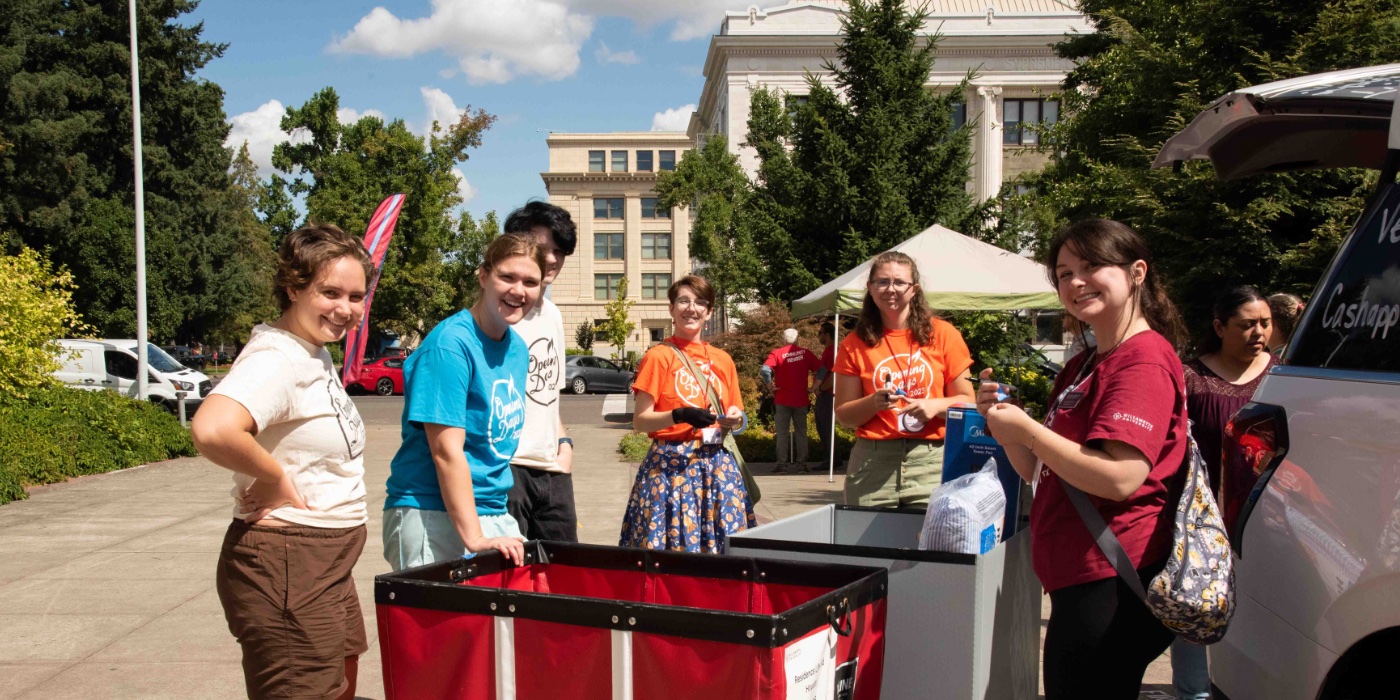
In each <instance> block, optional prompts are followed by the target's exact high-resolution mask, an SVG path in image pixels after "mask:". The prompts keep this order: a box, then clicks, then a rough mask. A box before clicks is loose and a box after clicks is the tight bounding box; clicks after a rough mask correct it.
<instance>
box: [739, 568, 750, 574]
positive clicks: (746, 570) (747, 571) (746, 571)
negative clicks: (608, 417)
mask: <svg viewBox="0 0 1400 700" xmlns="http://www.w3.org/2000/svg"><path fill="white" fill-rule="evenodd" d="M739 574H740V575H741V576H748V575H749V570H748V569H744V570H743V571H741V572H739Z"/></svg>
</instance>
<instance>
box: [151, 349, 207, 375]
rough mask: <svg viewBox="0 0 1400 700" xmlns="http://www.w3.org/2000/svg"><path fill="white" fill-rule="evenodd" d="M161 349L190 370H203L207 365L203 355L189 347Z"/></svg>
mask: <svg viewBox="0 0 1400 700" xmlns="http://www.w3.org/2000/svg"><path fill="white" fill-rule="evenodd" d="M160 349H161V350H164V351H165V353H166V354H167V355H170V356H171V357H173V358H175V361H176V362H179V363H180V364H182V365H184V366H186V367H189V368H190V369H197V370H202V369H204V365H205V364H206V363H207V360H206V358H205V357H204V355H203V354H201V353H197V352H194V351H193V350H191V349H190V346H188V345H162V346H160Z"/></svg>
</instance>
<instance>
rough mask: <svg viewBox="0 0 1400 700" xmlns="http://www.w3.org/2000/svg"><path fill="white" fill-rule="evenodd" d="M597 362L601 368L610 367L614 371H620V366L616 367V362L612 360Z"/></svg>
mask: <svg viewBox="0 0 1400 700" xmlns="http://www.w3.org/2000/svg"><path fill="white" fill-rule="evenodd" d="M598 364H600V365H602V366H603V369H610V370H613V371H614V372H621V371H622V368H621V367H618V366H617V363H615V362H613V361H612V360H598Z"/></svg>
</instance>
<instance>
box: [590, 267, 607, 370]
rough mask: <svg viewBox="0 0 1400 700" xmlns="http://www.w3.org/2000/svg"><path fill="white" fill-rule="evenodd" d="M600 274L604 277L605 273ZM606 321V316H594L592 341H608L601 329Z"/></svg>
mask: <svg viewBox="0 0 1400 700" xmlns="http://www.w3.org/2000/svg"><path fill="white" fill-rule="evenodd" d="M601 276H603V277H606V275H601ZM607 322H608V319H606V318H595V319H593V342H595V343H606V342H608V335H607V334H606V333H604V332H603V331H602V328H603V326H604V325H606V324H607ZM595 366H596V365H595Z"/></svg>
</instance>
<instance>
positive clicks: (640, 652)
mask: <svg viewBox="0 0 1400 700" xmlns="http://www.w3.org/2000/svg"><path fill="white" fill-rule="evenodd" d="M525 552H526V557H525V558H526V560H525V564H524V565H523V566H519V567H516V566H512V565H511V564H509V563H508V562H506V561H505V559H504V558H503V557H501V556H500V555H499V554H498V553H494V552H493V553H491V554H485V555H481V556H478V557H475V558H473V559H465V560H457V561H452V562H442V563H438V564H432V565H429V566H423V567H418V568H414V569H407V570H404V571H400V572H396V573H392V574H385V575H383V576H378V577H376V578H375V585H374V600H375V607H376V611H377V613H378V622H379V646H380V653H381V655H382V658H383V664H384V689H385V694H386V697H387V698H388V700H419V699H423V700H433V699H438V698H453V699H454V700H455V699H461V700H575V699H578V700H691V699H694V700H731V699H739V698H742V699H748V698H755V699H758V700H833V699H838V698H839V699H840V700H876V699H877V698H879V697H880V678H881V672H882V670H883V664H884V629H885V594H886V589H887V587H888V583H887V575H888V573H887V571H886V570H885V569H881V568H872V567H860V566H845V565H837V564H808V563H798V562H783V561H769V560H765V559H751V558H745V557H719V556H710V555H696V554H679V553H671V552H649V551H644V550H637V549H623V548H619V547H599V546H592V545H578V544H562V543H554V542H548V543H545V542H529V543H527V544H526V545H525Z"/></svg>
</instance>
